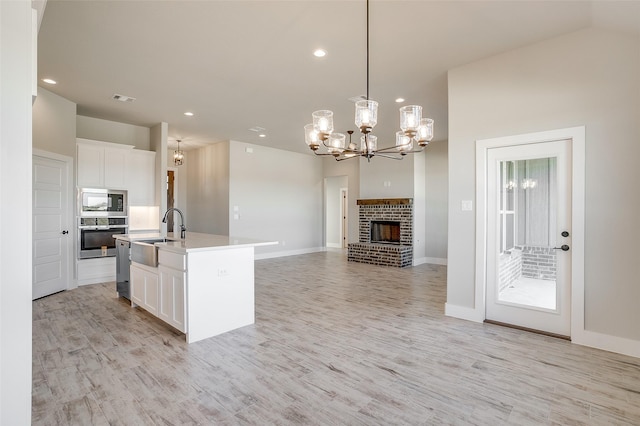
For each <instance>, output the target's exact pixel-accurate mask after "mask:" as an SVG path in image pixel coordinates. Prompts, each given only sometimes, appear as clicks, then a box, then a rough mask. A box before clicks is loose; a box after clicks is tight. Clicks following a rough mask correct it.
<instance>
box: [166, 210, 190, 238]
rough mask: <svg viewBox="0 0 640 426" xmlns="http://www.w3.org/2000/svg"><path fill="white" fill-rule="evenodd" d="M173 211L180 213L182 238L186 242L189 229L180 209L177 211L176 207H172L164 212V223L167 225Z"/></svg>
mask: <svg viewBox="0 0 640 426" xmlns="http://www.w3.org/2000/svg"><path fill="white" fill-rule="evenodd" d="M173 210H175V211H177V212H178V213H180V238H181V239H183V240H184V239H185V237H186V233H187V228H185V227H184V216H183V215H182V212H181V211H180V210H179V209H176V208H175V207H171V208H170V209H168V210H167V211H166V212H164V217H163V218H162V223H167V216H169V213H170V212H171V211H173Z"/></svg>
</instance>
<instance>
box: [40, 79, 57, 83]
mask: <svg viewBox="0 0 640 426" xmlns="http://www.w3.org/2000/svg"><path fill="white" fill-rule="evenodd" d="M42 81H44V82H45V83H47V84H58V82H57V81H55V80H52V79H50V78H43V79H42Z"/></svg>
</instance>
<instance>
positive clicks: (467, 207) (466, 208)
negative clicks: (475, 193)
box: [460, 200, 473, 212]
mask: <svg viewBox="0 0 640 426" xmlns="http://www.w3.org/2000/svg"><path fill="white" fill-rule="evenodd" d="M460 208H461V209H462V211H463V212H470V211H472V210H473V201H472V200H462V201H461V202H460Z"/></svg>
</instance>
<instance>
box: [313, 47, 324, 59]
mask: <svg viewBox="0 0 640 426" xmlns="http://www.w3.org/2000/svg"><path fill="white" fill-rule="evenodd" d="M326 55H327V51H326V50H324V49H316V50H314V51H313V56H315V57H316V58H322V57H324V56H326Z"/></svg>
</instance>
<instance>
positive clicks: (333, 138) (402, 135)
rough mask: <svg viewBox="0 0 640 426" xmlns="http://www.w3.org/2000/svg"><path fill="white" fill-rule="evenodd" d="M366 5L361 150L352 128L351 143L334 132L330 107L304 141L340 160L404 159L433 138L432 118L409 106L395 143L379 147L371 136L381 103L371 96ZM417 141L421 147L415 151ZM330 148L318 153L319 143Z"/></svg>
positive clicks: (316, 117) (358, 116)
mask: <svg viewBox="0 0 640 426" xmlns="http://www.w3.org/2000/svg"><path fill="white" fill-rule="evenodd" d="M366 5H367V8H366V10H367V13H366V17H367V27H366V28H367V30H366V39H367V51H366V54H367V56H366V58H367V81H366V83H367V95H366V99H362V100H359V101H357V102H356V104H355V121H354V122H355V125H356V127H357V128H358V129H359V130H360V133H362V136H361V137H360V149H358V147H357V146H356V145H355V144H353V143H352V142H351V134H352V133H353V130H348V131H347V133H348V134H349V144H347V142H346V136H345V135H344V134H343V133H333V130H334V129H333V112H332V111H330V110H326V109H323V110H318V111H315V112H314V113H313V114H312V115H311V116H312V119H313V121H312V123H311V124H307V125H306V126H304V131H305V142H306V143H307V145H308V146H309V148H310V149H311V150H312V151H313V153H314V154H316V155H332V156H333V157H335V159H336V160H337V161H342V160H346V159H349V158H355V157H358V156H360V157H365V158H366V159H367V160H368V161H371V158H372V157H374V156H380V157H385V158H391V159H395V160H401V159H402V158H404V156H405V155H407V154H410V153H416V152H421V151H422V150H423V149H424V147H425V146H427V145H428V144H429V142H430V141H431V140H432V139H433V124H434V123H433V120H432V119H431V118H423V117H422V107H421V106H420V105H407V106H403V107H401V108H400V129H401V131H399V132H397V133H396V140H395V145H394V146H390V147H386V148H378V138H377V137H376V136H375V135H372V134H371V132H372V131H373V128H374V127H375V126H376V124H378V102H376V101H374V100H372V99H371V98H369V0H366ZM415 144H417V145H418V149H417V150H414V146H415ZM321 145H322V146H323V147H324V149H325V150H326V151H327V152H326V153H324V152H319V151H320V150H319V148H320V146H321Z"/></svg>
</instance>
